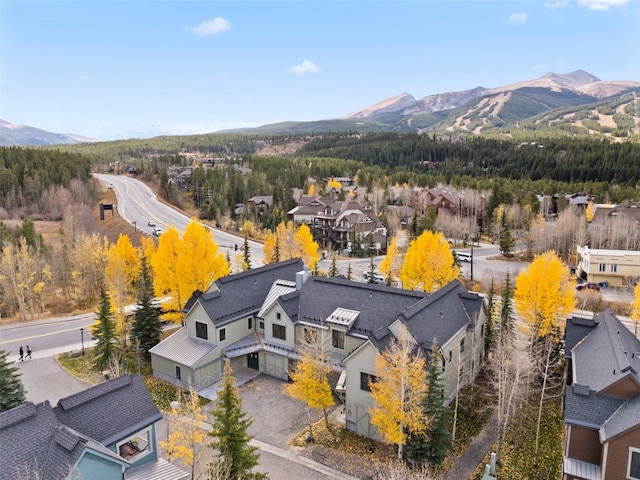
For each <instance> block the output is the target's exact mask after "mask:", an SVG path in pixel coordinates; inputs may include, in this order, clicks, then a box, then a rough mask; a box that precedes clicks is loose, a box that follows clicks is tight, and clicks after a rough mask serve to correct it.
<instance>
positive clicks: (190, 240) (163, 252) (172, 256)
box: [151, 220, 231, 322]
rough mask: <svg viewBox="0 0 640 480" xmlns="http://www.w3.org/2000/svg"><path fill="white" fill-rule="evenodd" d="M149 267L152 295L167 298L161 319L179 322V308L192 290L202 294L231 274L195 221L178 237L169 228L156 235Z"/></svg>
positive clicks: (210, 237) (215, 245) (213, 242)
mask: <svg viewBox="0 0 640 480" xmlns="http://www.w3.org/2000/svg"><path fill="white" fill-rule="evenodd" d="M151 266H152V267H153V283H154V293H155V295H156V296H157V297H164V296H167V297H171V299H170V300H168V301H167V302H165V304H164V306H165V309H167V310H168V311H169V313H167V314H165V318H167V319H169V320H171V321H174V322H182V318H183V313H182V309H183V308H184V306H185V304H186V303H187V300H189V298H190V297H191V295H192V294H193V292H194V291H196V290H200V291H202V292H204V291H206V289H207V288H208V287H209V285H210V284H211V282H213V281H215V280H217V279H218V278H220V277H223V276H225V275H228V274H229V273H230V271H231V270H230V267H229V262H227V259H226V258H225V256H224V254H222V253H221V252H219V251H218V245H217V244H216V243H215V241H214V240H213V237H212V236H211V232H209V231H208V230H207V229H206V228H205V227H204V226H203V225H202V224H200V223H199V222H197V221H196V220H191V222H189V225H187V228H186V229H185V231H184V235H183V237H182V238H181V237H180V234H179V233H178V230H177V229H176V228H175V227H173V226H170V227H169V228H168V229H167V230H166V231H165V232H164V233H163V234H162V235H160V238H159V239H158V248H157V250H156V252H155V254H154V256H153V257H152V259H151Z"/></svg>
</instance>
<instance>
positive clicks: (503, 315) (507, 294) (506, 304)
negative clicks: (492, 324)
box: [500, 272, 514, 332]
mask: <svg viewBox="0 0 640 480" xmlns="http://www.w3.org/2000/svg"><path fill="white" fill-rule="evenodd" d="M501 303H502V308H501V309H500V329H501V330H502V329H507V330H508V331H510V332H513V325H514V318H513V285H511V275H509V272H507V276H506V277H505V279H504V287H503V288H502V302H501Z"/></svg>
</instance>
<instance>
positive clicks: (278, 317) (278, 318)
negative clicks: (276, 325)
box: [276, 312, 282, 320]
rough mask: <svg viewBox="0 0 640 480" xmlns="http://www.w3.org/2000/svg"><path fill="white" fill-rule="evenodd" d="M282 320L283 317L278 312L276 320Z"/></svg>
mask: <svg viewBox="0 0 640 480" xmlns="http://www.w3.org/2000/svg"><path fill="white" fill-rule="evenodd" d="M281 318H282V315H281V314H280V312H276V320H280V319H281Z"/></svg>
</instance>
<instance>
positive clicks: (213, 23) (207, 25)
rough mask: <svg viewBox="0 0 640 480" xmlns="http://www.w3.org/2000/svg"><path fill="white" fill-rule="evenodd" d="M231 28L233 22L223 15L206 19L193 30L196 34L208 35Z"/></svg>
mask: <svg viewBox="0 0 640 480" xmlns="http://www.w3.org/2000/svg"><path fill="white" fill-rule="evenodd" d="M230 29H231V23H229V21H228V20H225V19H224V18H222V17H216V18H214V19H213V20H205V21H204V22H202V23H201V24H200V25H198V26H197V27H195V28H192V29H191V31H192V32H193V33H195V34H196V35H200V36H201V37H205V36H207V35H217V34H219V33H222V32H226V31H227V30H230Z"/></svg>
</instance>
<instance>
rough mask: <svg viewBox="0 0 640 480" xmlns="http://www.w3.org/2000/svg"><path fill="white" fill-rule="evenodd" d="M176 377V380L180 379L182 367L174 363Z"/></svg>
mask: <svg viewBox="0 0 640 480" xmlns="http://www.w3.org/2000/svg"><path fill="white" fill-rule="evenodd" d="M176 378H177V379H178V380H182V369H181V368H180V365H176Z"/></svg>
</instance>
